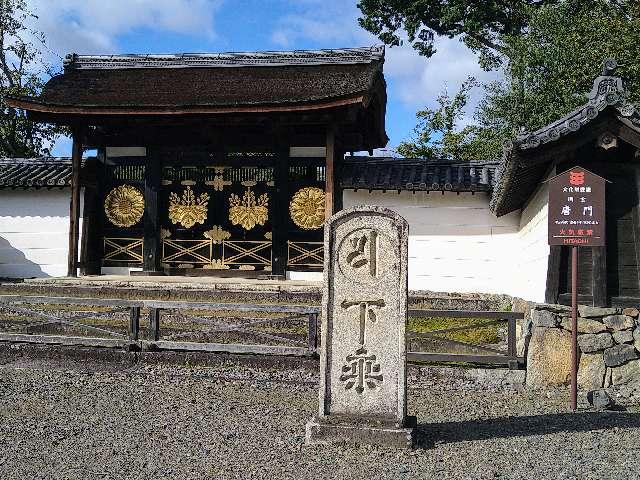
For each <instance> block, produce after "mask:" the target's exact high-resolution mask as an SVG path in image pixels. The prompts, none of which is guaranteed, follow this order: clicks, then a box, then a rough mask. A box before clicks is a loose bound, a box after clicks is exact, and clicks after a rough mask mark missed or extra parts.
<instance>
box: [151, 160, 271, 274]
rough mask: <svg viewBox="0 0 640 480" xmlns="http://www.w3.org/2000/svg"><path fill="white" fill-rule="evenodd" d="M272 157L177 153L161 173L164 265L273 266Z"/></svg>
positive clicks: (210, 267) (212, 267)
mask: <svg viewBox="0 0 640 480" xmlns="http://www.w3.org/2000/svg"><path fill="white" fill-rule="evenodd" d="M273 170H274V169H273V158H270V157H269V156H268V155H263V156H255V157H244V156H241V157H229V156H224V157H222V156H221V158H216V156H215V155H212V154H187V153H177V154H175V155H174V156H173V158H171V157H170V158H165V161H164V167H163V176H162V184H163V188H162V195H161V197H162V199H161V205H160V210H161V225H162V234H161V236H162V264H163V267H165V268H168V269H170V270H189V269H202V270H219V271H223V270H246V271H264V272H270V271H271V269H272V242H271V231H272V230H271V219H272V217H273V210H272V209H273V199H274V191H275V188H274V179H273Z"/></svg>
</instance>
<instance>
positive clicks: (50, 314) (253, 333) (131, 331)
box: [0, 295, 524, 368]
mask: <svg viewBox="0 0 640 480" xmlns="http://www.w3.org/2000/svg"><path fill="white" fill-rule="evenodd" d="M319 315H320V308H319V307H316V306H301V305H267V304H246V303H242V304H232V303H206V302H201V303H198V302H179V301H162V300H115V299H97V298H72V297H32V296H18V295H0V342H16V343H38V344H51V345H77V346H90V347H111V348H124V349H127V350H131V351H136V350H140V351H158V350H172V351H202V352H220V353H242V354H268V355H292V356H313V355H316V354H317V351H318V317H319ZM409 317H410V319H411V320H415V319H438V318H440V319H442V318H446V319H449V320H452V319H453V320H455V319H460V320H461V321H462V320H464V319H467V320H468V319H473V321H472V322H471V323H470V322H468V321H467V322H466V324H465V325H460V326H453V327H447V328H429V329H426V330H425V329H421V330H418V329H413V330H411V329H409V330H408V331H407V350H408V354H407V358H408V360H409V361H411V362H464V363H475V364H494V365H507V366H509V367H510V368H519V367H520V366H522V365H523V364H524V358H522V357H518V356H517V353H516V322H517V321H518V320H521V319H523V318H524V315H523V314H522V313H517V312H499V311H471V310H418V309H412V310H410V311H409ZM450 323H451V322H450ZM501 325H504V326H505V327H506V330H505V331H504V333H505V335H503V337H506V341H504V340H505V338H501V340H500V342H497V344H490V345H488V344H486V342H485V343H482V342H480V343H473V342H469V341H461V340H460V339H456V338H457V337H458V336H459V334H460V333H461V332H464V331H472V330H474V329H486V328H499V327H500V326H501ZM410 326H411V322H410ZM451 337H454V338H451Z"/></svg>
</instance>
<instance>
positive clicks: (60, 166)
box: [0, 157, 71, 189]
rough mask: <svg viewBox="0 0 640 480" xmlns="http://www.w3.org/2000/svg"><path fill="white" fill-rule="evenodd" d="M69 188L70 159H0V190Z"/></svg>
mask: <svg viewBox="0 0 640 480" xmlns="http://www.w3.org/2000/svg"><path fill="white" fill-rule="evenodd" d="M69 186H71V159H70V158H55V157H43V158H0V189H2V188H22V189H26V188H55V187H57V188H64V187H69Z"/></svg>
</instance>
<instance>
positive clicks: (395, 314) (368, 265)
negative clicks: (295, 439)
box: [306, 206, 415, 447]
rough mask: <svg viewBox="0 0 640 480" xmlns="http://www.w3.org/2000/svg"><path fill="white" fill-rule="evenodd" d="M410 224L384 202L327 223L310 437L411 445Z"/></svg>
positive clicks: (311, 440)
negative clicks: (315, 407) (407, 337)
mask: <svg viewBox="0 0 640 480" xmlns="http://www.w3.org/2000/svg"><path fill="white" fill-rule="evenodd" d="M408 234H409V226H408V224H407V222H406V221H405V220H404V219H403V218H402V217H400V216H399V215H398V214H397V213H395V212H392V211H391V210H388V209H386V208H381V207H373V206H366V207H364V206H363V207H353V208H350V209H347V210H344V211H342V212H340V213H337V214H336V215H334V216H333V217H331V219H330V220H329V222H328V223H327V225H326V226H325V234H324V241H325V247H324V251H325V257H324V290H323V296H322V336H321V340H322V348H321V359H320V405H319V412H318V415H317V416H315V417H314V418H312V419H311V420H310V421H309V422H308V423H307V432H306V439H307V443H330V442H343V441H346V442H358V443H369V444H374V445H383V446H395V447H411V446H412V443H413V427H414V426H415V417H411V418H408V417H407V395H406V393H407V385H406V346H405V330H406V324H407V242H408Z"/></svg>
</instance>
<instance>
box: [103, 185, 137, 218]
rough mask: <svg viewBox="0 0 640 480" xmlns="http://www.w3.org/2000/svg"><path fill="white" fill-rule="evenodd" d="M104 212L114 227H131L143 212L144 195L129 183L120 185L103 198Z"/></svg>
mask: <svg viewBox="0 0 640 480" xmlns="http://www.w3.org/2000/svg"><path fill="white" fill-rule="evenodd" d="M104 213H105V214H106V216H107V219H108V220H109V221H110V222H111V223H112V224H113V225H115V226H116V227H123V228H124V227H132V226H133V225H135V224H136V223H138V222H139V221H140V220H141V219H142V215H143V214H144V196H143V195H142V193H141V192H140V190H138V189H137V188H135V187H132V186H131V185H120V186H118V187H116V188H114V189H113V190H111V191H110V192H109V194H108V195H107V197H106V198H105V200H104Z"/></svg>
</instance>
